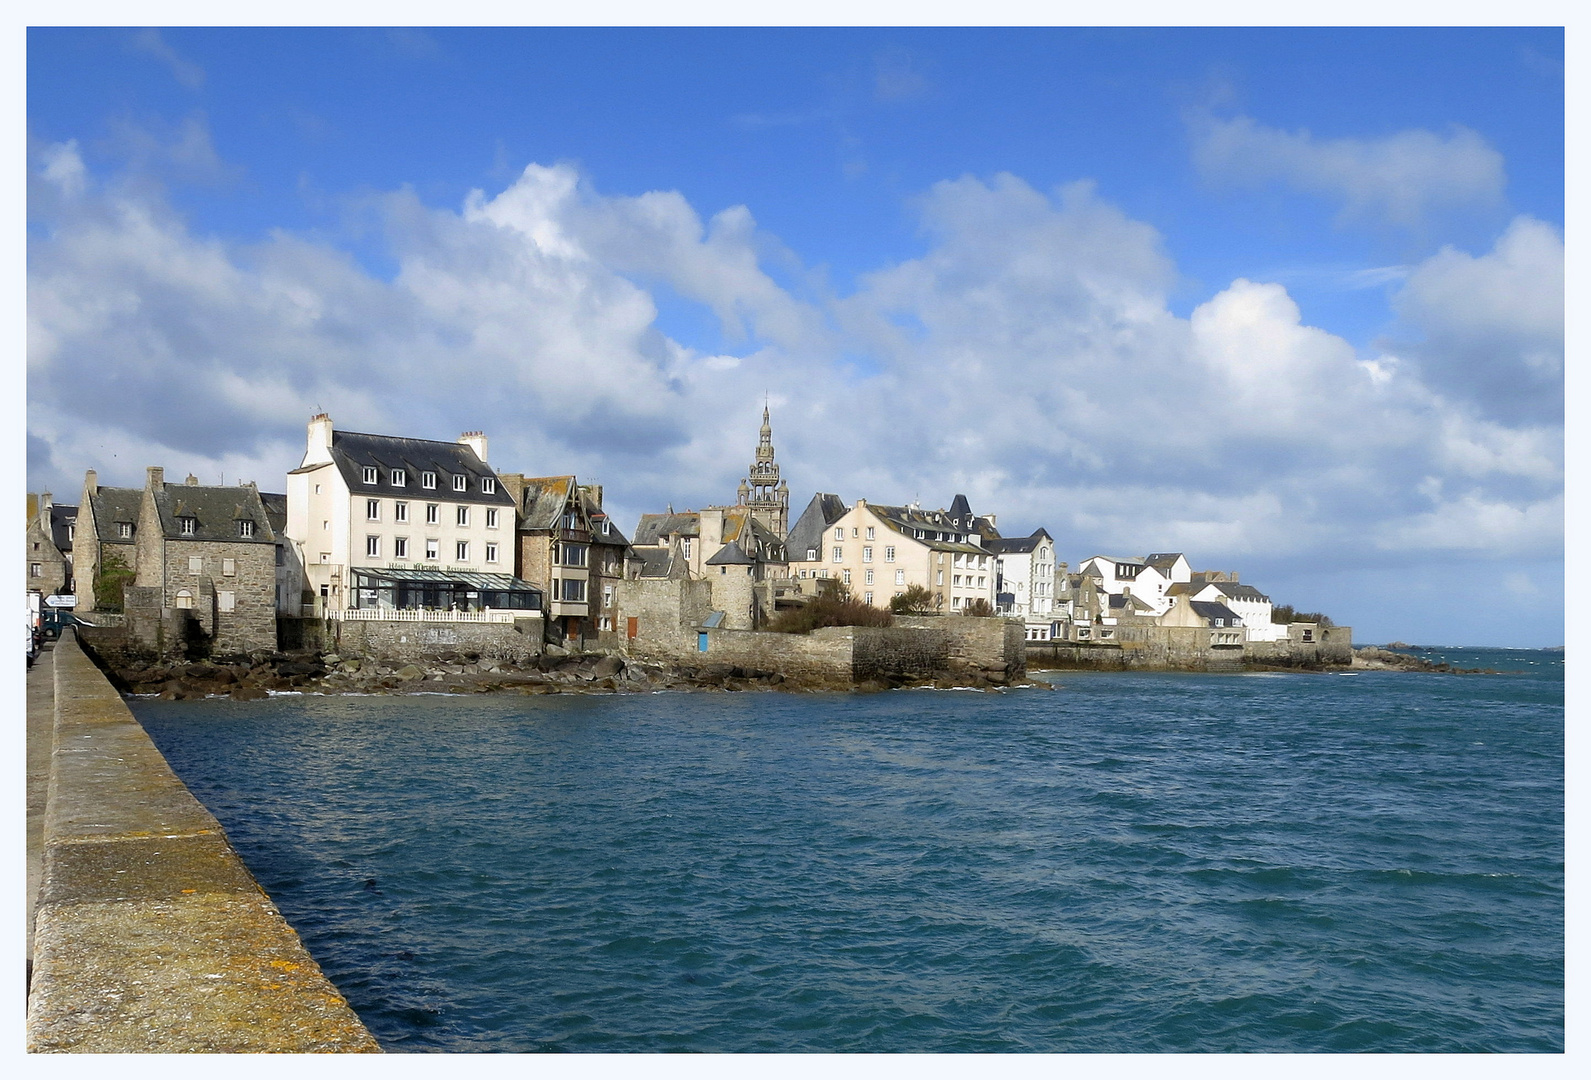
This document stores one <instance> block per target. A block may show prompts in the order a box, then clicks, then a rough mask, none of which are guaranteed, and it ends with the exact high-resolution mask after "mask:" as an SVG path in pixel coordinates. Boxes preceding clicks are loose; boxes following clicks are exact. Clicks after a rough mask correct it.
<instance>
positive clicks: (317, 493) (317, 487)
mask: <svg viewBox="0 0 1591 1080" xmlns="http://www.w3.org/2000/svg"><path fill="white" fill-rule="evenodd" d="M315 494H316V495H319V494H320V485H319V484H316V485H315Z"/></svg>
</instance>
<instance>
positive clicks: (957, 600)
mask: <svg viewBox="0 0 1591 1080" xmlns="http://www.w3.org/2000/svg"><path fill="white" fill-rule="evenodd" d="M950 606H951V607H960V606H961V597H959V596H952V597H951V598H950Z"/></svg>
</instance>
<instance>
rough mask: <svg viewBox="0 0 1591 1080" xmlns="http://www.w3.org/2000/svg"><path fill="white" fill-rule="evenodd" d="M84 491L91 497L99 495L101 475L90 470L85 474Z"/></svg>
mask: <svg viewBox="0 0 1591 1080" xmlns="http://www.w3.org/2000/svg"><path fill="white" fill-rule="evenodd" d="M83 490H84V491H86V492H88V493H89V494H90V495H98V494H99V473H97V472H95V471H94V470H93V469H90V470H88V471H87V472H85V473H84V474H83Z"/></svg>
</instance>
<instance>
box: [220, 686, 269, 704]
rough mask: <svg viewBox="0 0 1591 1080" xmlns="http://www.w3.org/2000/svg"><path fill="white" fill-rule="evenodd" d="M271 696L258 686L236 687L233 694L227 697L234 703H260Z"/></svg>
mask: <svg viewBox="0 0 1591 1080" xmlns="http://www.w3.org/2000/svg"><path fill="white" fill-rule="evenodd" d="M270 696H271V695H269V694H267V693H266V692H265V691H264V690H261V689H260V688H259V687H257V686H234V687H233V688H232V692H231V693H230V694H228V695H227V697H229V698H231V699H232V700H233V701H258V700H260V699H261V698H267V697H270Z"/></svg>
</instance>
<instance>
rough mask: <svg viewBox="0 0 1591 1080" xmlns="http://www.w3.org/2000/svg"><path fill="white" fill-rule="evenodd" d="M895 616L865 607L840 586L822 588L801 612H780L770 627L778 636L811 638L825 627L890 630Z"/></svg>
mask: <svg viewBox="0 0 1591 1080" xmlns="http://www.w3.org/2000/svg"><path fill="white" fill-rule="evenodd" d="M894 621H895V616H893V615H891V614H890V613H889V612H887V611H885V610H884V609H883V608H876V607H874V606H873V605H872V604H864V603H863V602H862V601H860V600H857V599H854V598H853V597H852V596H851V590H849V589H847V588H846V587H845V586H844V585H842V584H840V583H839V582H835V583H833V584H832V585H830V586H828V587H826V588H822V591H821V592H819V593H818V595H817V596H815V597H813V598H812V599H811V600H808V601H807V602H806V603H805V604H803V605H801V606H800V607H798V608H790V609H789V610H788V611H781V612H779V614H777V615H775V616H774V617H773V619H772V620H770V621H769V623H768V629H769V630H772V631H773V632H774V633H776V634H810V633H811V632H812V631H814V630H817V629H818V628H820V627H824V626H889V625H890V624H891V623H893V622H894Z"/></svg>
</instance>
